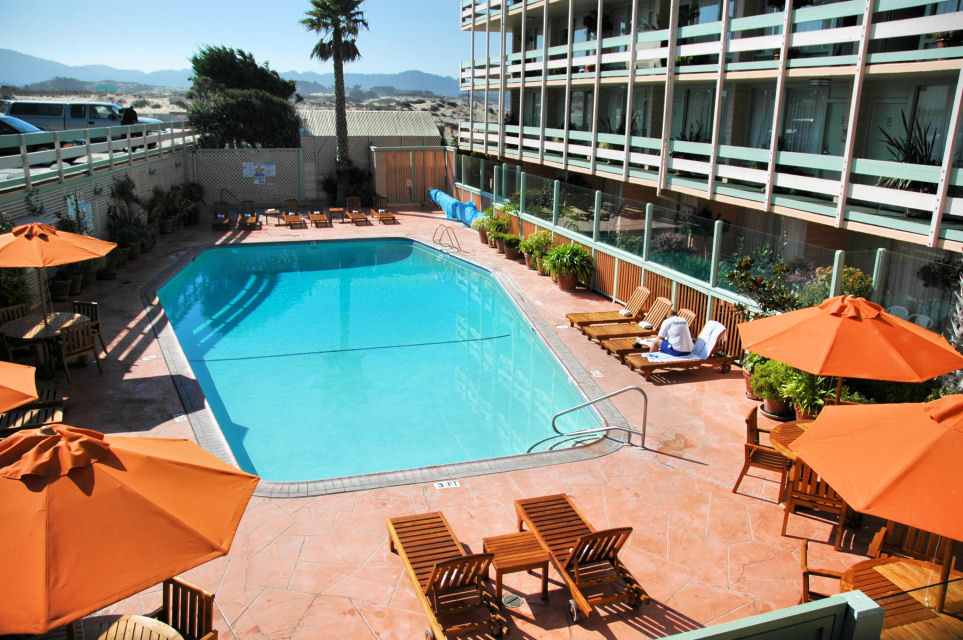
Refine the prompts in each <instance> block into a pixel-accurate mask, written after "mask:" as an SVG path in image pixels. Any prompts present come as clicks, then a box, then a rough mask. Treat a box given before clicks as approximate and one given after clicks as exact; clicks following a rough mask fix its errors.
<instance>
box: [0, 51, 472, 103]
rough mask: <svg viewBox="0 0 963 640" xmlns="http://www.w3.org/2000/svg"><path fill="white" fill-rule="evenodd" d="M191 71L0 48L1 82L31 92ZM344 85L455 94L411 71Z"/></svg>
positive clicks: (168, 79)
mask: <svg viewBox="0 0 963 640" xmlns="http://www.w3.org/2000/svg"><path fill="white" fill-rule="evenodd" d="M279 74H280V75H281V77H282V78H285V79H287V80H294V81H295V82H297V83H298V84H299V91H300V92H301V93H302V94H303V93H315V92H317V91H321V90H324V89H325V88H330V87H332V86H333V85H334V74H332V73H325V74H321V73H315V72H313V71H281V72H279ZM191 75H192V71H191V70H190V69H169V70H164V71H152V72H144V71H137V70H133V69H117V68H114V67H110V66H104V65H84V66H70V65H66V64H61V63H59V62H54V61H53V60H45V59H43V58H37V57H34V56H28V55H26V54H23V53H18V52H16V51H11V50H10V49H0V85H12V86H14V87H24V88H28V89H30V90H38V91H99V92H117V91H124V92H131V91H136V92H139V93H164V92H167V91H170V90H172V89H182V90H183V89H187V88H188V87H189V86H190V77H191ZM71 83H72V84H71ZM344 84H345V87H347V88H351V87H355V86H357V87H359V88H360V89H362V90H364V91H368V90H370V89H372V88H373V87H393V88H394V89H396V90H398V91H399V92H406V91H407V92H416V93H419V92H430V93H433V94H436V95H439V96H457V95H458V93H459V92H458V81H457V80H456V79H455V78H452V77H449V76H439V75H435V74H431V73H425V72H423V71H414V70H411V71H402V72H400V73H345V75H344ZM302 87H303V89H302ZM329 90H330V89H329Z"/></svg>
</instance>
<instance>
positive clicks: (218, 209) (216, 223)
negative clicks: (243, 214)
mask: <svg viewBox="0 0 963 640" xmlns="http://www.w3.org/2000/svg"><path fill="white" fill-rule="evenodd" d="M211 214H212V215H213V219H212V220H211V230H212V231H227V230H230V228H231V225H232V220H231V212H230V206H229V205H228V204H227V203H226V202H224V201H223V200H219V201H217V202H215V203H214V204H212V205H211Z"/></svg>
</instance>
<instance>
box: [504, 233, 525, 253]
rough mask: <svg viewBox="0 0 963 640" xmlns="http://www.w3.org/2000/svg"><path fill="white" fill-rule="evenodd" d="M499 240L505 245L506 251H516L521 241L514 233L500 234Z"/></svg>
mask: <svg viewBox="0 0 963 640" xmlns="http://www.w3.org/2000/svg"><path fill="white" fill-rule="evenodd" d="M501 240H502V242H504V243H505V248H506V249H517V248H518V247H519V245H520V244H521V242H522V239H521V238H520V237H519V236H516V235H515V234H514V233H503V234H501Z"/></svg>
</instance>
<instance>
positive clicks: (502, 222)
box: [488, 216, 510, 233]
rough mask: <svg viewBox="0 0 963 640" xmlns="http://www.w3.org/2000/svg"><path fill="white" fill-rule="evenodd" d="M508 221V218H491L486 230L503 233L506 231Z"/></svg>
mask: <svg viewBox="0 0 963 640" xmlns="http://www.w3.org/2000/svg"><path fill="white" fill-rule="evenodd" d="M509 223H510V221H509V218H508V216H493V217H492V218H491V222H489V223H488V230H489V231H490V232H491V231H494V232H496V233H505V232H506V231H508V225H509Z"/></svg>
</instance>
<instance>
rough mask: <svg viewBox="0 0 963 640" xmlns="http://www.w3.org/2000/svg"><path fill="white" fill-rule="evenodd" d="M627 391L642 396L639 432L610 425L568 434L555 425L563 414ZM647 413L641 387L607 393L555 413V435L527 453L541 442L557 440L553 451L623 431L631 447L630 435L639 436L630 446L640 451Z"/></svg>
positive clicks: (553, 429) (646, 402)
mask: <svg viewBox="0 0 963 640" xmlns="http://www.w3.org/2000/svg"><path fill="white" fill-rule="evenodd" d="M628 391H638V392H639V393H641V394H642V430H641V431H636V430H635V429H630V428H629V427H620V426H612V425H605V426H602V427H593V428H591V429H582V430H580V431H568V432H565V431H559V429H558V425H557V424H556V422H557V421H558V419H559V418H561V417H562V416H564V415H565V414H567V413H572V412H573V411H578V410H579V409H584V408H585V407H588V406H591V405H593V404H596V403H598V402H602V401H603V400H608V399H609V398H612V397H614V396H617V395H620V394H623V393H626V392H628ZM648 413H649V397H648V396H647V395H646V394H645V391H643V390H642V387H637V386H631V387H624V388H622V389H619V390H618V391H613V392H612V393H607V394H605V395H604V396H599V397H598V398H595V399H593V400H588V401H586V402H583V403H582V404H577V405H575V406H574V407H569V408H568V409H565V410H564V411H559V412H558V413H556V414H555V415H554V416H552V431H554V432H555V435H552V436H549V437H547V438H542V439H541V440H539V441H538V442H536V443H535V444H533V445H532V446H531V447H529V448H528V453H531V452H532V451H533V450H534V449H535V448H536V447H537V446H538V445H540V444H542V443H543V442H548V441H549V440H557V442H556V443H554V444H553V445H552V446H550V447H549V449H554V448H556V447H558V446H560V445H562V444H564V443H571V445H570V446H575V445H579V444H582V443H583V442H588V441H590V440H594V438H584V437H582V436H587V435H590V434H596V433H601V432H603V431H604V432H606V433H608V432H609V431H624V432H626V433H628V434H629V440H628V444H630V445H632V438H631V436H632V434H635V435H637V436H639V438H640V440H639V444H637V445H632V446H636V447H639V448H640V449H645V429H646V424H647V422H648Z"/></svg>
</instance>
